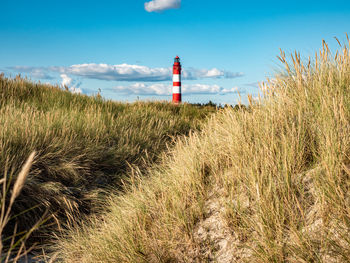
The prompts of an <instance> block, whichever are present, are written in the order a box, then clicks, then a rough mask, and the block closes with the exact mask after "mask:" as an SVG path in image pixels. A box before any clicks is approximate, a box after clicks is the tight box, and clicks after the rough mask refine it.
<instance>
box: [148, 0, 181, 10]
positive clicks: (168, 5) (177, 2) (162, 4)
mask: <svg viewBox="0 0 350 263" xmlns="http://www.w3.org/2000/svg"><path fill="white" fill-rule="evenodd" d="M180 6H181V0H153V1H150V2H146V3H145V10H146V11H147V12H161V11H164V10H168V9H176V8H180Z"/></svg>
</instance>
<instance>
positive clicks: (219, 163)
mask: <svg viewBox="0 0 350 263" xmlns="http://www.w3.org/2000/svg"><path fill="white" fill-rule="evenodd" d="M339 43H340V42H339ZM279 59H280V60H281V62H282V63H283V65H284V66H285V68H286V69H285V71H283V72H282V73H280V74H277V75H276V77H275V78H274V79H273V80H268V81H266V83H264V84H262V95H261V98H260V99H257V100H252V99H250V102H251V105H250V108H249V110H238V111H233V110H232V109H225V110H223V111H222V112H220V113H218V114H216V115H215V116H214V117H213V118H212V119H211V120H210V121H209V122H208V124H207V125H206V127H205V128H203V129H202V131H201V132H195V133H191V134H190V135H189V136H188V137H185V138H183V139H182V140H180V141H178V143H177V144H176V146H175V147H174V149H172V150H171V151H169V152H168V154H167V155H164V156H163V158H162V162H161V163H160V164H159V165H156V166H154V167H152V168H151V169H149V170H148V171H147V172H146V174H147V175H148V176H147V177H145V176H144V174H145V172H140V171H138V170H137V169H136V170H134V171H133V176H132V177H131V179H130V181H129V184H127V185H126V186H125V189H124V191H125V193H124V194H119V195H115V196H114V197H112V198H111V199H110V201H109V206H108V209H107V211H106V212H105V213H104V214H103V215H101V216H97V217H94V218H92V219H91V220H90V222H88V223H86V225H85V226H83V227H80V228H73V229H71V231H70V232H69V233H68V234H67V235H65V236H62V237H61V238H60V240H59V243H58V244H57V247H56V248H57V251H58V253H59V255H60V258H61V259H62V260H63V261H64V262H207V261H210V260H209V259H208V258H207V257H205V253H203V251H206V250H210V251H212V252H211V253H212V254H213V258H214V260H215V247H213V244H212V242H210V240H200V239H198V238H196V232H197V231H198V226H199V225H200V224H201V222H202V221H203V220H205V218H206V216H207V215H206V212H205V210H206V204H207V201H208V200H210V199H211V198H217V199H218V200H220V205H221V207H223V212H222V218H223V221H224V224H225V227H226V228H227V229H228V230H229V231H228V235H230V236H231V240H230V242H231V244H230V251H228V252H229V253H231V254H232V255H233V259H234V260H236V261H237V262H349V261H350V249H349V248H350V192H349V191H350V159H349V151H350V137H349V134H350V133H349V132H350V102H349V101H350V53H349V48H348V44H347V45H341V46H340V49H339V51H338V52H337V53H336V54H331V53H330V51H329V49H328V47H327V44H326V43H323V48H322V50H321V51H320V52H317V53H316V56H315V58H314V59H313V60H311V59H309V60H308V61H306V63H303V62H302V60H301V56H300V55H299V54H298V53H295V54H293V55H292V56H291V57H290V59H288V58H286V55H285V53H284V52H282V51H281V55H280V56H279Z"/></svg>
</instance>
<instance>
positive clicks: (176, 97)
mask: <svg viewBox="0 0 350 263" xmlns="http://www.w3.org/2000/svg"><path fill="white" fill-rule="evenodd" d="M173 103H175V104H179V103H181V64H180V58H179V56H176V57H175V60H174V66H173Z"/></svg>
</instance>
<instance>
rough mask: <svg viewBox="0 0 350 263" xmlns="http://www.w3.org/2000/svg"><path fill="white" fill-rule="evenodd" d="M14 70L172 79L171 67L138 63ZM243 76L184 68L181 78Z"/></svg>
mask: <svg viewBox="0 0 350 263" xmlns="http://www.w3.org/2000/svg"><path fill="white" fill-rule="evenodd" d="M9 69H11V70H13V71H16V72H28V73H29V74H36V76H38V78H39V76H42V78H43V79H45V78H47V77H48V73H50V74H51V73H52V74H54V73H56V74H57V73H59V74H61V75H62V74H65V75H67V76H68V75H70V76H78V77H83V78H89V79H98V80H109V81H139V82H140V81H142V82H147V81H151V82H155V81H170V80H171V79H172V67H167V68H164V67H163V68H151V67H147V66H140V65H130V64H125V63H124V64H118V65H110V64H96V63H86V64H76V65H72V66H69V67H57V66H54V67H23V66H18V67H12V68H9ZM241 76H243V73H241V72H231V71H226V70H220V69H217V68H212V69H196V68H185V69H183V70H182V79H185V80H196V79H203V78H237V77H241Z"/></svg>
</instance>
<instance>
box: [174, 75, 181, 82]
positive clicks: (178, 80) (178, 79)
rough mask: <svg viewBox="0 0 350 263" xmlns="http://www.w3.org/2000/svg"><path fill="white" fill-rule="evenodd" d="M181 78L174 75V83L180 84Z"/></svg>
mask: <svg viewBox="0 0 350 263" xmlns="http://www.w3.org/2000/svg"><path fill="white" fill-rule="evenodd" d="M180 81H181V78H180V74H173V82H180Z"/></svg>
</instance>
